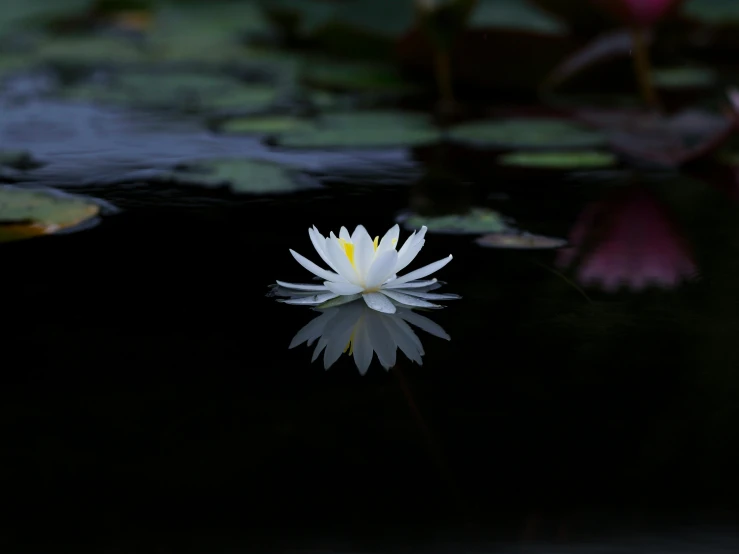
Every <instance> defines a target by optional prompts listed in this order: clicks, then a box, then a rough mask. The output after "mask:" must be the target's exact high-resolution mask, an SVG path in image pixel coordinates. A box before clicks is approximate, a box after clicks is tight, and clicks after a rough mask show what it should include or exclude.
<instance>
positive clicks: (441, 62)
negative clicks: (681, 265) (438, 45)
mask: <svg viewBox="0 0 739 554" xmlns="http://www.w3.org/2000/svg"><path fill="white" fill-rule="evenodd" d="M434 66H435V71H436V85H437V86H438V87H439V94H440V95H441V101H442V102H443V103H444V104H446V105H449V106H451V105H452V104H454V91H453V90H452V60H451V57H450V56H449V51H448V50H446V49H437V50H436V54H435V56H434Z"/></svg>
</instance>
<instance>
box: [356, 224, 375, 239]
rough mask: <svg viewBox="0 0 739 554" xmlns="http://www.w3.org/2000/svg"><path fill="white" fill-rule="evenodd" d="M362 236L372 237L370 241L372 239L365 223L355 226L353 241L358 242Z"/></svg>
mask: <svg viewBox="0 0 739 554" xmlns="http://www.w3.org/2000/svg"><path fill="white" fill-rule="evenodd" d="M360 236H365V237H367V238H368V239H370V241H371V240H372V238H370V236H369V233H368V232H367V229H365V228H364V225H357V226H356V227H355V228H354V232H353V233H352V243H356V242H357V239H359V237H360Z"/></svg>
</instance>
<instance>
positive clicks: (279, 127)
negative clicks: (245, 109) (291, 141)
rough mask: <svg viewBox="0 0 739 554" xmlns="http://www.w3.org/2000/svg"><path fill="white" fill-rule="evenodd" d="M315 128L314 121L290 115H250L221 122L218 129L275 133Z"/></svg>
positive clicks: (231, 131)
mask: <svg viewBox="0 0 739 554" xmlns="http://www.w3.org/2000/svg"><path fill="white" fill-rule="evenodd" d="M313 129H315V123H314V122H313V121H311V120H309V119H302V118H299V117H294V116H290V115H267V116H252V117H236V118H233V119H229V120H228V121H225V122H224V123H222V124H221V126H220V130H221V131H223V132H225V133H245V134H247V133H261V134H265V133H266V134H277V133H285V132H288V131H309V130H313Z"/></svg>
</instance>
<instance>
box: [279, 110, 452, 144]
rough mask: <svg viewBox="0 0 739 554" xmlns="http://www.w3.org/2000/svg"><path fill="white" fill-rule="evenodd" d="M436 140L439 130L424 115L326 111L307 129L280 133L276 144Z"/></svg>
mask: <svg viewBox="0 0 739 554" xmlns="http://www.w3.org/2000/svg"><path fill="white" fill-rule="evenodd" d="M440 139H441V131H440V130H439V129H438V128H437V127H436V126H435V125H434V123H433V121H432V120H431V118H430V117H429V116H427V115H426V114H421V113H411V112H402V111H364V112H362V111H356V112H342V113H338V112H337V113H327V114H325V115H323V116H322V117H320V118H318V119H317V120H316V123H315V126H314V127H313V128H311V129H306V130H299V131H295V132H288V133H285V134H283V135H281V136H280V137H279V138H278V139H277V144H278V145H280V146H284V147H288V148H389V147H412V146H419V145H423V144H429V143H433V142H437V141H439V140H440Z"/></svg>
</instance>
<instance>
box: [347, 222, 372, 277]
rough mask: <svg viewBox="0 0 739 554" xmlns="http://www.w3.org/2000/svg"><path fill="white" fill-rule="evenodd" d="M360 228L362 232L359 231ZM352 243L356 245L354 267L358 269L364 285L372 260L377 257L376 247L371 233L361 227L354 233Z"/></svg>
mask: <svg viewBox="0 0 739 554" xmlns="http://www.w3.org/2000/svg"><path fill="white" fill-rule="evenodd" d="M360 227H361V231H360V230H359V229H360ZM352 242H353V243H354V265H355V267H356V269H357V274H358V275H359V279H360V282H361V283H364V282H365V279H366V277H367V272H368V271H369V268H370V266H371V265H372V260H373V259H374V257H375V246H374V243H373V242H372V239H371V238H370V236H369V233H367V231H365V230H364V227H362V226H361V225H360V226H359V227H357V230H356V231H354V235H352Z"/></svg>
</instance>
